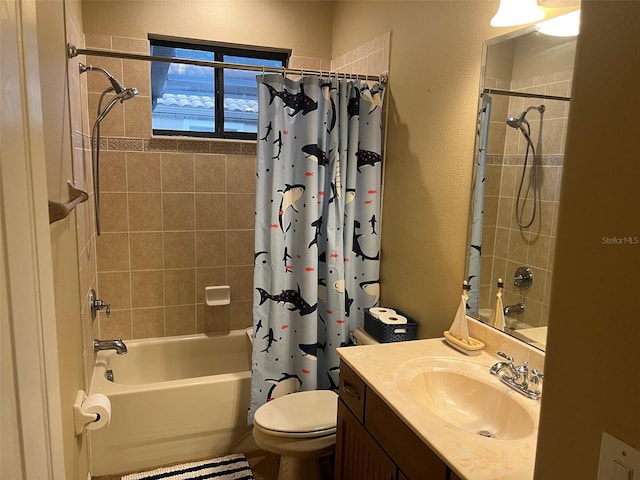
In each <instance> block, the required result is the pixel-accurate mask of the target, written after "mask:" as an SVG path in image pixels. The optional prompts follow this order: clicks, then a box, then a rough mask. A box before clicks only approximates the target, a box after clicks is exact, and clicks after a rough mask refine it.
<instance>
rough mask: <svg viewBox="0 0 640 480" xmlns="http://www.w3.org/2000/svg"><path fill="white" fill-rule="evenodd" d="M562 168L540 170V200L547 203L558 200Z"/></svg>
mask: <svg viewBox="0 0 640 480" xmlns="http://www.w3.org/2000/svg"><path fill="white" fill-rule="evenodd" d="M559 173H560V167H541V168H538V185H539V186H540V199H541V200H547V201H551V202H553V201H555V200H556V192H557V191H558V177H559Z"/></svg>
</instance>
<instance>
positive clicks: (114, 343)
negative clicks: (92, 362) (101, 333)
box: [93, 339, 127, 355]
mask: <svg viewBox="0 0 640 480" xmlns="http://www.w3.org/2000/svg"><path fill="white" fill-rule="evenodd" d="M100 350H115V351H116V353H117V354H118V355H124V354H125V353H127V346H126V345H125V344H124V342H123V341H122V339H120V340H94V341H93V351H94V352H99V351H100Z"/></svg>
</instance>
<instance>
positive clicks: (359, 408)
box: [338, 362, 366, 423]
mask: <svg viewBox="0 0 640 480" xmlns="http://www.w3.org/2000/svg"><path fill="white" fill-rule="evenodd" d="M365 390H366V387H365V385H364V382H363V381H362V379H361V378H360V377H359V376H358V374H357V373H356V372H354V371H353V370H352V369H351V367H349V365H347V364H346V363H344V362H340V383H339V384H338V394H339V395H340V398H341V399H342V401H343V402H344V403H345V405H346V406H347V407H349V410H351V412H352V413H353V414H354V415H355V416H356V418H357V419H358V420H359V421H360V422H361V423H362V421H363V419H364V395H365Z"/></svg>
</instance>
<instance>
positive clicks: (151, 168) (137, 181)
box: [126, 152, 161, 192]
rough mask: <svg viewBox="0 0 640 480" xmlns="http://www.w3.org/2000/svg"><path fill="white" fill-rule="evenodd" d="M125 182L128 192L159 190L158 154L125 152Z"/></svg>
mask: <svg viewBox="0 0 640 480" xmlns="http://www.w3.org/2000/svg"><path fill="white" fill-rule="evenodd" d="M126 156H127V182H128V189H129V191H130V192H160V191H161V184H160V154H159V153H146V152H145V153H143V152H127V154H126Z"/></svg>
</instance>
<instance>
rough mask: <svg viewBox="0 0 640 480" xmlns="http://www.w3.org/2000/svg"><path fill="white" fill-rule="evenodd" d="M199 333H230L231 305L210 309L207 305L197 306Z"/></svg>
mask: <svg viewBox="0 0 640 480" xmlns="http://www.w3.org/2000/svg"><path fill="white" fill-rule="evenodd" d="M197 315H198V318H197V331H198V333H214V332H228V331H229V330H230V326H229V305H223V306H218V307H209V306H207V305H202V304H200V305H198V306H197Z"/></svg>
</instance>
